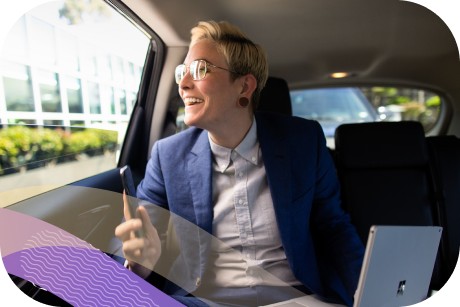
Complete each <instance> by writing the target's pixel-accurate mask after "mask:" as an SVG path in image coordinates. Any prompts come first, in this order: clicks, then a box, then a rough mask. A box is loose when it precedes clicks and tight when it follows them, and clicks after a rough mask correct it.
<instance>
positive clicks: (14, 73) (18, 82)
mask: <svg viewBox="0 0 460 307" xmlns="http://www.w3.org/2000/svg"><path fill="white" fill-rule="evenodd" d="M0 71H1V73H2V75H3V87H4V90H5V101H6V109H7V111H26V112H27V111H29V112H31V111H35V106H34V96H33V91H32V79H31V77H30V67H29V66H27V65H21V64H16V63H12V62H7V61H3V62H1V69H0Z"/></svg>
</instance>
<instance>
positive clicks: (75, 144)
mask: <svg viewBox="0 0 460 307" xmlns="http://www.w3.org/2000/svg"><path fill="white" fill-rule="evenodd" d="M72 129H73V130H74V131H71V130H70V131H69V130H62V129H49V128H31V127H27V126H11V127H6V128H3V129H1V130H0V175H5V174H8V173H12V172H17V171H19V169H20V168H21V167H24V166H25V167H26V168H29V169H30V168H35V167H40V166H44V165H46V164H47V163H49V162H56V163H62V162H66V161H71V160H76V159H77V157H78V155H80V154H82V153H84V154H86V155H89V156H94V155H99V154H103V153H104V151H106V150H110V151H114V150H115V149H116V147H117V141H118V140H117V138H118V134H117V132H116V131H110V130H100V129H77V130H75V129H74V128H72Z"/></svg>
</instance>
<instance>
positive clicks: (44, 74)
mask: <svg viewBox="0 0 460 307" xmlns="http://www.w3.org/2000/svg"><path fill="white" fill-rule="evenodd" d="M37 77H38V78H37V79H38V84H39V88H40V100H41V103H42V110H43V112H62V107H61V94H60V91H59V82H58V75H57V73H53V72H49V71H44V70H39V71H37Z"/></svg>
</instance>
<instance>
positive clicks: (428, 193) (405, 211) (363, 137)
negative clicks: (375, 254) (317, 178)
mask: <svg viewBox="0 0 460 307" xmlns="http://www.w3.org/2000/svg"><path fill="white" fill-rule="evenodd" d="M335 142H336V148H335V154H336V163H337V171H338V175H339V179H340V181H341V188H342V198H343V205H344V209H345V210H347V211H348V212H349V213H350V216H351V219H352V222H353V224H354V225H355V226H356V228H357V230H358V233H359V235H360V237H361V239H362V240H363V243H366V242H367V236H368V232H369V229H370V227H371V226H372V225H433V224H434V221H433V213H432V207H433V205H434V204H433V202H434V197H433V194H434V192H433V185H432V180H431V174H430V167H429V162H428V149H427V146H426V141H425V134H424V131H423V127H422V125H421V124H420V123H418V122H409V121H408V122H375V123H358V124H344V125H341V126H339V127H338V128H337V130H336V134H335Z"/></svg>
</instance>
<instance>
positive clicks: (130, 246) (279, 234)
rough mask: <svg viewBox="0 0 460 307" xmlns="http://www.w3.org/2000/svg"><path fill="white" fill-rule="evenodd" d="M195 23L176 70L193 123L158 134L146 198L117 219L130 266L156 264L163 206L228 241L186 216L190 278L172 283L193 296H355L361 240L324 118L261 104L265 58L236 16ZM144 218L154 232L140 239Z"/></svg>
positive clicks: (252, 299)
mask: <svg viewBox="0 0 460 307" xmlns="http://www.w3.org/2000/svg"><path fill="white" fill-rule="evenodd" d="M191 34H192V35H191V43H190V47H189V52H188V54H187V56H186V58H185V61H184V64H181V65H179V66H178V67H177V68H176V71H175V77H176V82H177V83H178V85H179V94H180V96H181V98H182V100H183V102H184V104H185V118H184V122H185V123H186V124H187V125H188V126H191V128H189V129H187V130H185V131H184V132H181V133H179V134H176V135H174V136H172V137H169V138H166V139H163V140H160V141H158V142H156V144H155V145H154V148H153V150H152V157H151V159H150V161H149V163H148V165H147V169H146V175H145V178H144V179H143V181H142V182H141V183H140V184H139V186H138V189H137V197H138V198H140V199H143V200H145V201H147V202H148V204H146V205H145V206H144V207H140V208H139V215H140V219H132V220H128V221H126V222H125V223H123V224H121V225H120V226H118V227H117V229H116V235H117V236H118V237H119V238H120V239H121V240H122V241H123V251H124V255H125V257H126V258H127V260H128V265H129V267H130V269H131V270H133V271H134V272H136V273H137V274H139V275H140V276H142V277H144V278H146V277H147V276H149V274H150V272H151V271H152V270H153V271H156V270H157V266H158V263H157V262H158V260H159V259H160V256H161V255H162V245H161V241H162V240H160V237H162V238H163V236H164V235H163V234H164V233H165V228H164V227H163V226H160V225H159V224H158V223H159V222H161V221H160V219H161V218H159V216H158V214H156V213H154V212H153V210H154V208H155V207H156V206H160V207H162V208H166V209H168V210H169V211H170V212H172V213H174V214H177V215H178V216H180V217H182V218H184V219H186V220H187V221H189V222H191V223H193V224H194V225H197V226H199V227H200V229H203V230H204V231H205V232H206V233H209V234H212V235H214V236H215V237H216V238H217V239H218V240H216V241H218V242H223V245H220V244H217V243H215V241H213V240H208V239H207V238H205V237H206V235H204V234H203V233H198V235H190V234H191V233H194V234H195V232H194V230H192V231H190V230H185V231H184V227H176V231H177V237H178V240H179V244H180V246H181V255H182V257H181V256H179V257H178V258H177V259H178V260H176V262H175V263H174V265H173V267H172V269H171V271H173V273H172V274H171V276H174V275H175V276H177V274H182V275H181V278H179V279H176V280H180V281H181V284H180V287H177V286H176V285H170V286H166V288H165V290H164V291H165V292H166V293H168V294H171V295H173V296H174V297H175V298H176V299H178V300H179V301H182V302H184V303H185V304H186V305H193V304H197V305H199V304H201V301H199V300H198V299H196V298H193V297H190V295H188V294H187V293H191V294H192V295H194V296H197V297H200V298H201V297H206V298H207V299H208V300H204V301H205V302H207V303H209V304H211V303H210V301H212V302H219V303H222V304H234V305H246V306H248V305H263V304H268V303H271V302H276V301H280V300H284V299H288V298H289V295H291V294H288V295H286V293H287V292H289V291H287V292H285V291H284V289H295V290H300V291H301V293H307V294H316V295H319V296H321V297H323V298H325V299H328V300H335V301H340V302H343V303H345V304H348V305H351V304H352V301H353V294H354V291H355V289H356V286H357V282H358V277H359V271H360V267H361V263H362V257H363V246H362V244H361V241H360V239H359V238H358V236H357V234H356V231H355V229H354V227H353V226H352V225H351V223H350V221H349V217H348V215H346V214H345V213H344V212H343V211H342V210H341V208H340V195H339V185H338V181H337V178H336V174H335V168H334V165H333V162H332V159H331V157H330V155H329V153H328V150H327V148H326V145H325V138H324V135H323V133H322V130H321V127H320V126H319V124H318V123H317V122H314V121H309V120H305V119H300V118H295V117H287V116H282V115H276V114H268V113H266V114H264V113H257V112H255V109H256V107H257V103H258V99H259V96H260V92H261V90H262V88H263V87H264V85H265V82H266V80H267V77H268V64H267V59H266V56H265V54H264V52H263V50H262V48H260V47H259V46H258V45H256V44H254V43H253V42H252V41H250V40H249V39H248V38H247V37H246V36H245V35H244V34H243V33H242V32H241V31H240V30H239V29H238V28H236V27H234V26H233V25H231V24H229V23H226V22H220V23H217V22H214V21H209V22H200V23H199V24H198V25H197V26H196V27H194V28H193V29H192V31H191ZM152 204H155V205H152ZM125 207H126V205H125ZM153 225H155V226H153ZM140 228H143V229H144V232H145V233H146V235H145V237H144V238H141V239H136V238H134V237H133V236H132V235H131V233H132V232H133V231H134V230H136V229H140ZM157 230H158V232H157ZM159 234H160V235H159ZM187 234H189V235H188V236H187ZM209 241H212V242H213V243H209ZM191 242H193V243H191ZM191 246H195V247H196V248H195V250H193V249H191ZM163 252H164V248H163ZM235 252H236V254H237V256H235ZM184 254H185V255H186V256H183V255H184ZM267 276H275V277H274V278H270V277H267ZM168 278H169V277H168ZM275 280H277V281H275ZM176 283H177V282H176ZM184 289H186V290H184ZM279 289H282V290H280V291H278V290H279ZM289 293H291V292H289Z"/></svg>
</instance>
